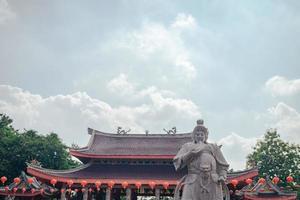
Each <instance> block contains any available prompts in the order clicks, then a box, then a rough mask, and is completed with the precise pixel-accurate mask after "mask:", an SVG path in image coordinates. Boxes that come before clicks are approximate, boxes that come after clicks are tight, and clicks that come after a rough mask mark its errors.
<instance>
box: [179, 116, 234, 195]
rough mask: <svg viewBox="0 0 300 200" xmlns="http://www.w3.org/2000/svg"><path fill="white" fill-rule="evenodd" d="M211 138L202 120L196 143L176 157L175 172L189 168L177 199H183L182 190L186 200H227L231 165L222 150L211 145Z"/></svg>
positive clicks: (198, 126) (190, 143) (198, 122)
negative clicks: (226, 190) (208, 139)
mask: <svg viewBox="0 0 300 200" xmlns="http://www.w3.org/2000/svg"><path fill="white" fill-rule="evenodd" d="M207 138H208V130H207V128H206V127H205V126H204V125H203V120H198V121H197V126H196V127H195V128H194V130H193V133H192V139H193V141H192V142H189V143H186V144H184V145H183V146H182V147H181V149H180V150H179V152H178V153H177V155H176V156H175V158H174V160H173V162H174V166H175V169H176V170H179V169H182V168H184V167H187V169H188V174H187V175H185V176H184V177H183V178H182V179H181V180H180V182H179V184H178V185H177V187H176V190H175V200H176V199H179V191H180V189H181V187H183V192H182V198H181V199H182V200H223V192H222V184H223V185H225V184H224V181H225V180H226V177H227V170H228V167H229V165H228V163H227V162H226V160H225V158H224V156H223V154H222V152H221V150H220V147H219V146H218V145H216V144H211V143H207Z"/></svg>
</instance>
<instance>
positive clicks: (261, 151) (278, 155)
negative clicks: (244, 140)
mask: <svg viewBox="0 0 300 200" xmlns="http://www.w3.org/2000/svg"><path fill="white" fill-rule="evenodd" d="M247 166H248V167H254V166H258V168H259V175H260V176H266V175H269V176H270V178H273V177H274V176H278V177H279V178H280V180H281V182H280V185H281V186H286V185H288V184H287V183H286V180H285V179H286V177H287V176H289V175H291V176H292V177H293V178H294V181H295V182H297V183H300V146H299V145H296V144H290V143H288V142H285V141H283V140H282V139H281V138H280V135H279V134H278V133H277V131H276V130H269V131H267V133H266V134H265V135H264V138H263V140H261V141H258V142H257V144H256V146H255V147H254V151H253V152H252V153H251V154H250V155H248V156H247Z"/></svg>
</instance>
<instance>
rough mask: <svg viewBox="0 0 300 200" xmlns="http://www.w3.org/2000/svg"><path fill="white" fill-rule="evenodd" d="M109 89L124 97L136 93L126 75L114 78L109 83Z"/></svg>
mask: <svg viewBox="0 0 300 200" xmlns="http://www.w3.org/2000/svg"><path fill="white" fill-rule="evenodd" d="M107 88H108V89H109V90H110V91H112V92H114V93H117V94H120V95H122V96H124V95H130V94H132V93H133V92H134V90H135V87H134V85H133V84H132V83H130V82H129V81H128V77H127V75H125V74H120V75H119V76H118V77H115V78H113V79H112V80H110V81H109V82H108V83H107Z"/></svg>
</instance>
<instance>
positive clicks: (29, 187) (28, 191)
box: [0, 172, 57, 196]
mask: <svg viewBox="0 0 300 200" xmlns="http://www.w3.org/2000/svg"><path fill="white" fill-rule="evenodd" d="M18 178H19V179H20V182H19V183H14V182H12V183H11V184H9V185H7V186H5V187H4V186H3V187H0V195H4V196H6V195H11V196H38V195H42V196H51V195H52V194H55V193H56V192H57V189H56V188H54V187H52V186H49V185H47V184H44V183H41V182H39V181H38V180H37V179H36V178H35V177H32V176H28V175H26V174H25V173H24V172H21V175H20V176H19V177H18ZM29 178H32V180H33V182H32V183H31V184H30V183H28V179H29ZM23 189H24V191H22V190H23ZM14 190H15V191H14ZM51 190H52V191H51Z"/></svg>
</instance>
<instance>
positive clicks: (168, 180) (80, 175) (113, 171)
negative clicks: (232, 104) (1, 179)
mask: <svg viewBox="0 0 300 200" xmlns="http://www.w3.org/2000/svg"><path fill="white" fill-rule="evenodd" d="M88 133H89V135H90V140H89V143H88V145H87V146H86V147H83V148H78V149H71V150H70V154H71V155H73V156H75V157H77V158H78V159H79V160H81V161H82V163H83V165H82V166H80V167H78V168H75V169H70V170H51V169H45V168H42V167H40V166H37V165H34V164H28V168H27V173H28V174H30V175H32V176H34V177H36V178H37V179H38V180H39V181H41V182H43V183H45V182H46V183H47V182H48V183H49V184H50V182H51V180H53V179H54V180H56V181H57V183H56V185H55V186H56V187H57V188H59V189H60V190H59V192H57V194H53V196H56V197H57V198H60V199H74V198H75V197H74V196H76V198H75V199H84V200H87V199H106V200H111V199H128V200H135V199H138V198H142V197H146V196H147V197H153V198H156V199H160V198H161V197H164V196H169V197H173V195H174V189H175V187H176V185H177V183H178V181H179V180H180V179H181V177H183V176H184V174H186V171H185V170H182V171H179V172H176V171H175V168H174V166H173V158H174V156H175V155H176V153H177V152H178V150H179V149H180V147H181V146H182V145H183V144H185V143H187V142H190V141H191V134H190V133H182V134H178V133H176V134H113V133H103V132H100V131H97V130H93V129H88ZM257 175H258V171H257V169H249V170H245V171H239V172H231V173H229V174H228V179H227V182H228V187H229V188H231V187H232V186H231V183H230V181H231V180H233V179H235V180H237V181H239V183H240V187H242V186H244V185H243V183H244V181H245V180H246V179H248V178H254V177H256V176H257ZM72 196H73V197H72Z"/></svg>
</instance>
